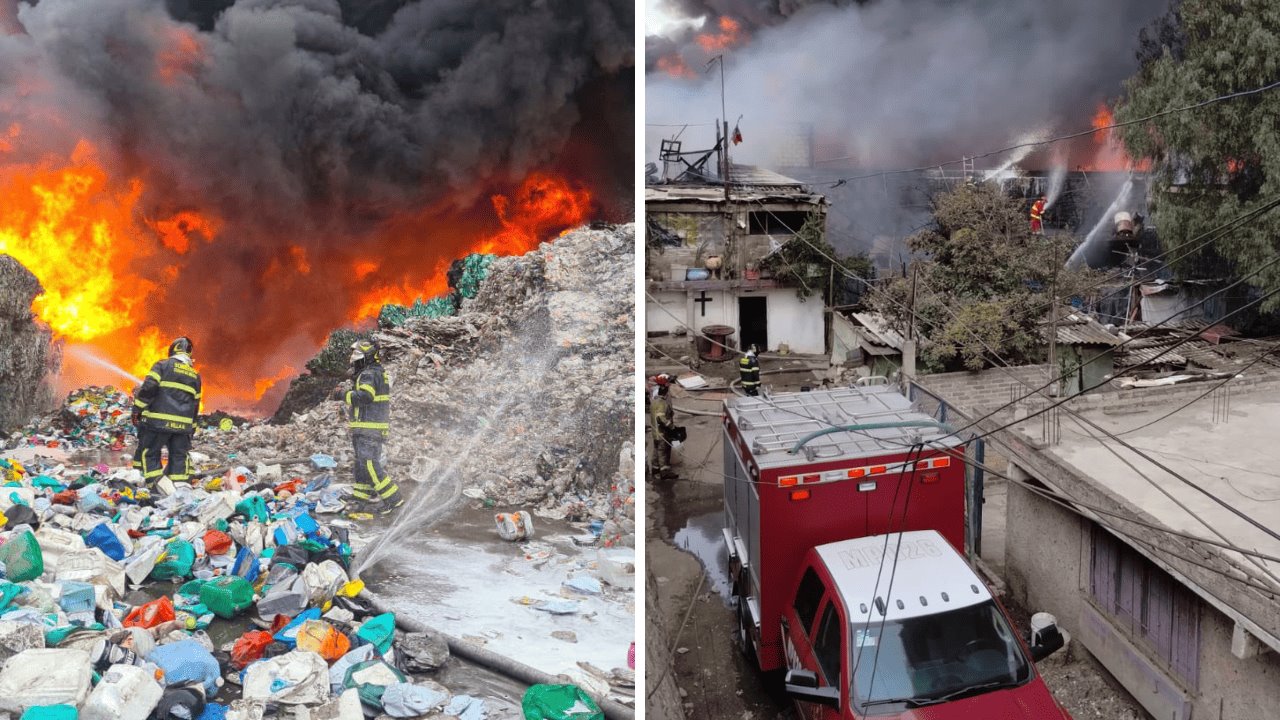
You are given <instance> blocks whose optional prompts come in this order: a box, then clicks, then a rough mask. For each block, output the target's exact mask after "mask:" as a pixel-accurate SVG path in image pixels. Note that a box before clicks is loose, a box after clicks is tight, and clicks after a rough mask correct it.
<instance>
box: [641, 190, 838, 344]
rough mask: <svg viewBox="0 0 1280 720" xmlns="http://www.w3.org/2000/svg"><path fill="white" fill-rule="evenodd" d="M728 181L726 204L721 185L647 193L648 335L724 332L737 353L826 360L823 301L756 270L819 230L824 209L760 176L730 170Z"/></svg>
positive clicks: (816, 199)
mask: <svg viewBox="0 0 1280 720" xmlns="http://www.w3.org/2000/svg"><path fill="white" fill-rule="evenodd" d="M730 177H731V179H732V181H733V182H732V183H731V185H730V188H729V192H728V193H727V194H728V199H726V197H725V196H726V192H725V189H724V186H723V185H711V184H692V185H691V184H678V185H670V184H668V185H651V186H649V187H646V188H645V215H646V236H647V237H646V244H647V252H646V253H645V281H646V282H645V288H646V299H645V328H646V331H647V332H648V334H649V336H651V337H653V336H661V335H666V334H680V333H681V332H682V330H683V331H688V332H689V334H691V335H697V334H699V333H701V331H702V330H703V328H706V327H708V326H713V325H723V326H727V327H729V328H732V329H733V333H732V334H731V335H729V341H728V344H730V345H732V346H734V347H748V346H750V345H755V346H757V347H758V348H759V349H761V350H762V351H776V350H778V349H779V347H781V346H786V347H787V348H789V350H790V351H791V352H794V353H814V354H821V353H825V352H826V328H825V318H824V314H823V306H822V295H821V293H820V292H816V293H814V294H812V295H811V296H809V297H807V298H802V297H800V294H799V293H797V291H796V288H795V287H792V286H784V285H782V284H780V283H779V282H778V281H776V280H774V279H772V278H769V277H762V276H761V272H760V271H759V270H758V269H757V268H758V264H759V262H760V261H761V260H762V259H764V258H765V257H766V256H767V255H768V254H769V253H770V252H771V251H772V250H774V249H776V248H778V247H781V246H782V245H783V244H784V243H786V242H788V241H789V240H791V239H792V238H794V237H795V234H796V232H797V231H798V230H799V229H800V228H801V227H802V226H803V225H804V223H805V221H806V220H808V219H809V218H810V217H811V216H812V215H814V214H817V216H818V217H819V219H820V220H821V221H822V222H823V226H824V227H825V220H826V212H827V203H826V200H825V199H824V198H823V196H821V195H817V194H814V193H811V192H809V191H808V190H807V189H806V188H805V187H804V186H802V185H801V184H800V183H799V182H798V181H796V180H793V179H791V178H787V177H784V176H782V175H778V174H777V173H772V172H769V171H766V170H760V169H757V168H751V167H746V166H742V165H734V166H732V170H731V173H730ZM704 276H707V277H705V279H702V278H703V277H704ZM826 281H827V278H825V277H823V278H820V279H818V285H820V286H821V285H823V284H825V283H826Z"/></svg>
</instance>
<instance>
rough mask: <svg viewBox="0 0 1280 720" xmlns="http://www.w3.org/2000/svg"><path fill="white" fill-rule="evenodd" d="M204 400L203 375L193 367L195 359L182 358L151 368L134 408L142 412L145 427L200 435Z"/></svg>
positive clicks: (139, 389)
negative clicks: (198, 422)
mask: <svg viewBox="0 0 1280 720" xmlns="http://www.w3.org/2000/svg"><path fill="white" fill-rule="evenodd" d="M200 398H201V390H200V373H198V372H196V369H195V368H194V367H192V366H191V358H189V357H187V356H186V355H181V354H179V355H174V356H173V357H169V358H165V359H163V360H160V361H159V362H157V363H156V364H155V365H152V366H151V371H150V372H148V373H147V377H146V379H144V380H143V381H142V385H141V386H140V387H139V388H138V390H137V392H135V393H134V396H133V406H134V407H135V408H138V409H140V410H142V425H143V427H146V428H147V429H149V430H154V431H156V432H166V433H183V434H187V435H191V434H193V433H195V431H196V414H197V413H199V412H200Z"/></svg>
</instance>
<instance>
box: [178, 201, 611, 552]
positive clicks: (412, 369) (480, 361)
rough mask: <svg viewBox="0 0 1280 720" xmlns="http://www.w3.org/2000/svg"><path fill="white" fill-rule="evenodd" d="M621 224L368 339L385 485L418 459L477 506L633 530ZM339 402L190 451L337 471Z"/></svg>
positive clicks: (205, 440) (499, 269) (552, 250)
mask: <svg viewBox="0 0 1280 720" xmlns="http://www.w3.org/2000/svg"><path fill="white" fill-rule="evenodd" d="M634 232H635V229H634V226H633V225H624V226H619V227H615V228H608V229H587V228H583V229H579V230H575V231H573V232H570V233H568V234H566V235H564V236H562V237H560V238H558V239H556V240H554V241H552V242H548V243H544V244H542V245H541V246H540V247H539V248H538V249H537V250H534V251H532V252H530V253H528V254H526V255H523V256H518V257H498V258H494V259H492V260H491V261H489V262H488V264H487V266H486V267H485V268H484V270H485V273H486V275H485V277H484V279H483V281H481V282H480V284H479V286H478V287H477V288H476V289H475V291H474V293H473V294H474V297H472V298H466V297H465V295H464V296H463V297H464V299H463V300H462V304H461V307H460V308H459V310H458V313H457V314H456V315H452V316H444V317H437V318H431V317H406V318H404V319H403V321H402V322H401V324H400V325H398V326H393V327H388V328H384V329H381V330H379V331H377V332H375V333H374V337H375V338H376V339H377V340H378V342H379V343H380V345H381V346H382V348H383V358H384V366H385V367H386V369H387V371H388V373H389V375H390V376H391V380H392V388H393V389H392V398H393V399H392V418H391V424H392V430H391V437H390V438H389V441H388V445H387V452H386V459H387V462H388V465H389V467H390V469H391V471H392V473H393V476H395V477H400V478H404V477H407V476H408V469H409V466H410V464H411V463H412V462H413V460H414V458H416V457H420V456H428V457H431V458H434V459H435V460H437V461H439V462H440V463H441V464H442V465H443V466H444V467H445V469H446V470H449V471H451V472H452V473H454V474H456V475H457V476H458V477H460V478H461V479H462V482H463V483H464V485H465V487H466V488H467V495H468V496H470V497H473V498H476V499H480V500H483V501H486V502H487V503H488V504H494V505H504V506H522V507H530V508H536V509H537V511H538V513H539V514H540V515H542V516H544V517H552V518H556V519H570V520H590V519H615V520H616V519H619V518H621V519H625V521H626V522H625V523H624V524H625V526H626V529H625V532H627V533H630V532H632V529H631V528H633V523H634V487H633V483H634V478H632V477H630V471H629V470H627V471H626V472H625V473H624V472H621V471H620V470H619V462H618V452H619V449H620V448H621V447H622V446H623V444H624V443H626V442H627V441H629V440H630V439H631V437H632V428H633V426H634V416H633V397H632V396H633V393H634V381H633V379H632V378H633V372H634V357H633V354H632V350H631V348H632V347H633V345H634V334H633V332H634V322H635V320H634V296H633V289H634V271H633V267H634V265H633V262H634V260H633V258H632V255H633V247H634V241H633V237H634ZM342 411H343V408H342V404H341V403H339V402H335V401H331V400H326V401H324V402H321V403H320V404H319V405H317V406H315V407H313V408H310V409H308V410H307V411H306V412H303V413H295V414H294V416H293V417H292V418H290V419H289V422H287V423H284V424H281V425H267V424H263V423H258V424H251V425H246V426H244V427H241V428H234V429H233V430H231V431H230V432H223V431H220V430H217V429H209V430H202V431H201V432H200V433H199V434H198V436H197V437H196V441H195V447H196V448H197V449H199V450H201V451H204V452H209V453H210V454H211V455H212V456H213V457H214V459H215V460H218V459H220V458H226V459H228V462H232V461H235V462H242V463H244V464H246V465H249V466H250V467H253V466H254V464H255V463H265V462H270V461H277V460H282V459H287V458H291V457H294V458H297V457H307V456H310V455H311V454H314V453H328V454H331V455H333V456H335V457H336V458H337V460H338V463H339V468H340V469H345V468H346V464H347V459H346V458H347V454H348V452H349V443H348V441H347V439H346V433H345V430H344V426H345V420H344V419H343V417H342Z"/></svg>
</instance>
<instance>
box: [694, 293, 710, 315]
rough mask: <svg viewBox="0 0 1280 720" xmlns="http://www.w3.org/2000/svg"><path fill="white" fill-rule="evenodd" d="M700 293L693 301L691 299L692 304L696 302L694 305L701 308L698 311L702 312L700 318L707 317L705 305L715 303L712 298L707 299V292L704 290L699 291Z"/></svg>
mask: <svg viewBox="0 0 1280 720" xmlns="http://www.w3.org/2000/svg"><path fill="white" fill-rule="evenodd" d="M700 292H701V294H700V295H699V296H698V297H696V298H694V299H693V301H694V302H696V303H698V304H699V305H700V306H701V307H700V309H701V310H702V315H701V316H700V317H706V316H707V303H709V302H715V300H714V299H713V298H709V297H707V291H706V290H702V291H700Z"/></svg>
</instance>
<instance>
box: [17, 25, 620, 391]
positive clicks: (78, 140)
mask: <svg viewBox="0 0 1280 720" xmlns="http://www.w3.org/2000/svg"><path fill="white" fill-rule="evenodd" d="M633 16H634V10H633V6H632V3H630V2H626V1H624V0H587V1H586V2H581V1H570V0H542V1H540V2H535V3H529V2H524V1H523V0H491V1H490V2H485V3H482V4H477V3H475V2H470V1H464V0H430V1H426V0H420V1H411V0H372V1H365V0H341V1H339V0H237V1H235V2H226V1H225V0H224V1H222V2H217V1H215V2H197V1H196V0H168V2H167V3H165V2H161V1H160V0H39V2H38V3H35V4H27V3H23V4H20V5H19V4H16V3H15V2H14V1H13V0H0V166H30V167H35V166H39V165H41V164H42V163H43V164H47V163H49V162H50V161H51V160H50V159H51V158H61V159H65V158H70V157H73V156H74V155H76V153H77V152H80V153H81V155H83V154H84V153H85V152H86V150H85V144H86V143H87V145H88V147H90V148H91V156H92V158H93V159H94V162H95V163H96V164H99V165H101V166H103V167H105V168H106V169H107V170H108V174H109V175H110V177H111V178H113V181H114V182H119V183H124V182H126V181H128V182H133V181H136V182H137V183H139V187H140V188H141V190H140V195H139V197H138V198H137V213H138V215H139V216H140V217H141V219H142V221H143V223H144V224H145V225H146V226H147V227H149V228H151V230H152V231H153V232H151V233H150V234H149V235H148V236H146V237H134V238H133V239H132V242H133V243H134V245H136V246H137V247H135V248H134V250H133V251H132V254H133V255H134V256H136V257H135V258H134V260H133V261H132V262H131V265H130V268H129V270H130V272H132V273H134V274H136V276H137V277H138V278H139V280H140V281H141V282H146V283H148V284H150V285H151V286H152V292H151V293H150V294H149V295H148V297H147V299H146V307H145V312H143V313H142V316H141V317H140V318H139V322H145V323H147V324H148V325H154V326H156V327H158V328H159V330H160V332H161V333H163V334H165V335H171V334H175V333H179V332H183V333H190V334H192V335H194V336H195V339H196V342H197V346H198V348H200V349H201V350H202V351H203V352H200V353H199V355H200V358H199V359H201V360H203V361H204V362H205V363H208V364H210V365H213V366H215V367H220V368H223V369H224V372H223V375H224V376H225V378H224V379H225V380H226V383H228V384H230V383H231V382H232V381H233V380H234V378H235V376H236V375H244V376H247V377H252V378H263V377H266V376H272V375H276V374H279V373H281V372H282V368H284V366H285V365H290V366H292V367H294V368H295V369H296V368H297V367H298V366H299V365H300V362H301V360H304V359H305V358H306V357H307V356H308V355H309V353H310V352H312V351H314V349H315V348H316V347H317V345H318V343H319V341H320V340H322V339H323V338H324V336H325V335H326V334H327V332H328V331H329V330H331V329H333V328H334V327H335V326H337V325H340V324H342V323H344V322H347V321H349V320H351V317H350V316H351V313H352V312H353V308H355V307H356V306H358V305H359V303H360V302H361V298H362V297H363V295H364V293H366V292H367V290H368V288H369V287H370V286H371V285H375V284H376V285H379V286H385V287H387V288H393V289H394V288H411V287H414V286H416V285H418V284H420V283H421V282H422V280H423V277H424V276H425V275H427V274H430V273H433V272H435V271H436V270H438V269H440V268H442V267H444V266H447V264H448V262H449V261H450V260H451V259H453V258H454V257H456V256H458V255H459V254H462V253H465V252H467V251H468V250H469V249H471V248H472V247H473V246H474V245H475V243H476V242H477V240H478V239H479V238H481V237H485V236H486V235H487V234H491V233H501V232H507V231H510V226H511V225H512V224H513V223H515V222H516V221H520V220H528V219H529V218H520V217H514V216H516V215H519V214H520V213H521V212H523V211H524V209H523V208H522V206H521V205H520V204H519V202H511V203H509V204H508V205H507V209H506V211H505V216H504V213H503V212H501V211H500V209H499V208H497V207H496V205H495V204H494V203H493V202H492V201H491V199H490V198H491V196H492V195H494V194H499V193H500V194H503V195H507V196H511V195H513V194H515V193H517V192H519V188H520V186H521V183H524V182H526V181H528V180H529V179H530V178H531V177H536V176H537V175H538V173H544V172H545V173H551V174H552V175H554V176H555V177H557V178H560V179H563V180H564V181H566V182H568V183H570V184H574V185H580V186H584V187H587V188H589V189H590V190H591V191H592V196H593V197H594V198H595V208H594V211H593V214H594V215H596V216H604V217H609V218H611V219H617V218H621V217H625V216H626V214H627V208H628V206H629V203H630V198H629V197H628V195H629V190H626V189H625V188H629V187H630V175H631V169H632V167H633V164H632V162H631V152H632V151H631V146H632V140H631V130H630V129H631V127H632V126H631V123H630V120H629V118H630V117H631V116H632V110H633V108H632V100H631V88H632V81H631V78H630V75H631V73H630V71H629V68H630V67H633V66H634V50H633V32H632V27H633V22H634V20H633ZM606 101H607V102H606ZM6 127H10V128H16V130H14V134H15V136H16V137H15V138H13V139H12V141H11V142H8V143H5V140H4V134H3V131H4V129H5V128H6ZM6 148H7V150H6ZM77 148H79V150H77ZM188 212H189V213H191V214H190V215H185V216H184V215H183V213H188ZM530 212H532V211H530ZM183 217H187V218H188V221H186V222H178V223H177V224H176V225H175V224H174V221H173V219H174V218H183ZM530 222H532V223H533V224H534V225H536V218H535V219H533V220H530ZM537 229H538V230H539V231H542V232H551V231H552V229H551V228H550V227H538V228H537ZM513 232H514V231H513ZM540 239H546V238H545V237H544V238H540Z"/></svg>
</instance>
